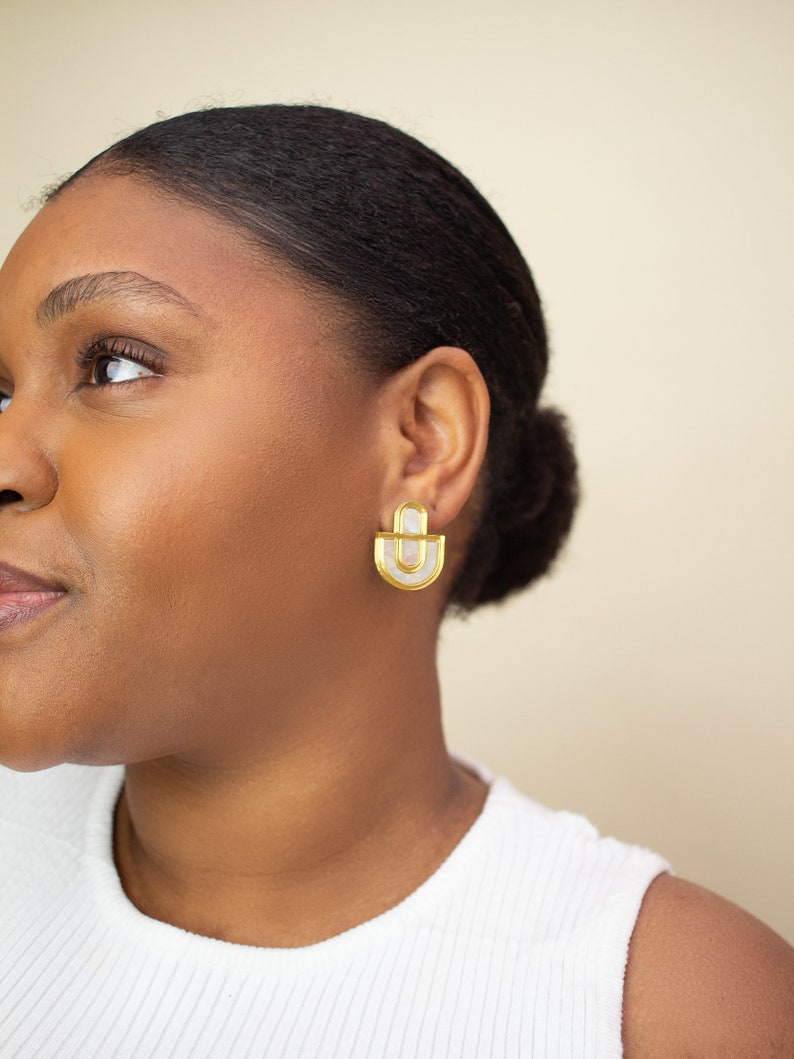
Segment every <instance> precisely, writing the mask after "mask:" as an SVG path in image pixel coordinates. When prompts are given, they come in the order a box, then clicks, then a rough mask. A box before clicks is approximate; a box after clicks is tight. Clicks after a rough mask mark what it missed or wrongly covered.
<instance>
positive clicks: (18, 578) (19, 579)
mask: <svg viewBox="0 0 794 1059" xmlns="http://www.w3.org/2000/svg"><path fill="white" fill-rule="evenodd" d="M63 591H65V589H64V588H63V586H62V585H58V584H55V583H54V582H52V581H45V580H44V578H42V577H36V575H35V574H29V573H28V572H27V571H26V570H20V569H19V567H17V566H11V564H10V563H2V562H0V593H3V592H63Z"/></svg>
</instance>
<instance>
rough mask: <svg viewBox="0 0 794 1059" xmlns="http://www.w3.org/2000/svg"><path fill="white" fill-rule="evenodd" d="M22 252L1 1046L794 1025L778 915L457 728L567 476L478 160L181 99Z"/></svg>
mask: <svg viewBox="0 0 794 1059" xmlns="http://www.w3.org/2000/svg"><path fill="white" fill-rule="evenodd" d="M0 290H1V292H2V293H1V294H0V313H1V317H0V328H1V331H0V349H1V350H2V374H1V375H0V378H2V386H1V387H0V392H1V393H2V397H0V410H2V418H1V419H0V475H2V479H0V497H2V500H3V505H2V511H1V512H0V517H2V537H1V538H0V539H1V540H2V554H1V555H0V561H2V564H3V565H1V566H0V652H2V671H1V674H0V704H1V705H0V711H1V712H0V725H1V726H2V727H1V730H2V743H1V744H0V745H2V762H3V764H4V765H5V766H6V769H5V770H4V771H3V772H2V775H1V778H0V796H1V798H2V801H1V802H0V805H2V808H1V809H0V817H1V822H0V843H2V849H3V861H2V863H3V869H2V871H3V883H2V885H3V900H2V910H0V923H2V928H1V931H0V946H1V948H0V951H1V952H2V961H1V962H0V979H2V993H0V995H1V996H2V998H3V999H2V1001H0V1005H1V1007H0V1054H2V1055H3V1056H12V1055H13V1056H25V1057H28V1056H58V1057H59V1059H61V1057H68V1056H80V1057H85V1056H113V1057H118V1056H180V1057H183V1056H213V1057H215V1056H235V1057H236V1056H268V1057H270V1056H300V1057H308V1056H322V1057H331V1056H339V1057H345V1059H348V1057H362V1056H368V1057H369V1056H378V1057H380V1056H400V1057H406V1056H422V1057H424V1056H432V1057H435V1056H455V1057H460V1056H477V1057H482V1056H489V1057H490V1056H504V1057H514V1056H552V1055H553V1056H593V1057H597V1059H608V1057H611V1056H618V1055H620V1054H623V1050H625V1055H627V1056H664V1057H667V1059H669V1057H671V1056H678V1055H685V1054H686V1055H690V1054H694V1055H707V1056H712V1055H713V1056H727V1055H753V1056H772V1055H791V1054H794V1021H793V1017H792V996H793V995H794V994H793V987H792V976H793V974H794V972H793V971H792V968H793V967H794V963H793V962H792V953H791V950H790V949H789V948H788V946H786V945H785V943H784V942H782V941H781V940H780V939H779V938H777V937H776V936H775V935H773V934H772V933H771V932H770V931H768V930H767V929H766V928H764V927H763V926H761V925H760V924H758V923H757V922H756V921H755V920H753V919H751V917H749V916H746V915H745V914H744V913H742V912H740V911H738V910H736V909H734V908H733V907H732V906H730V905H728V904H726V903H725V902H723V901H721V900H720V899H718V898H716V897H713V896H712V895H709V894H707V893H705V892H703V891H701V890H699V889H697V888H695V887H693V886H690V885H689V884H687V883H684V882H682V881H679V880H676V879H674V878H672V877H671V876H670V875H669V874H667V873H666V865H665V863H664V862H663V861H662V860H661V859H660V858H658V857H656V856H655V855H654V854H651V853H648V852H646V851H644V850H640V849H636V848H630V847H626V846H623V845H621V844H620V843H617V842H615V841H613V840H608V839H607V840H605V839H600V838H598V836H597V835H595V833H594V832H593V830H592V828H591V827H590V826H589V825H588V824H586V822H584V821H582V820H580V819H579V818H576V817H571V816H570V815H568V814H554V813H551V812H549V811H547V810H544V809H542V808H540V807H538V806H536V805H535V804H534V803H531V802H529V801H528V800H527V799H525V798H524V797H523V796H522V795H519V794H518V793H517V792H515V791H514V790H513V789H512V788H511V787H510V786H509V785H508V784H507V783H506V782H504V781H501V780H492V778H491V777H489V776H488V774H487V773H486V772H485V770H483V769H481V768H480V767H479V766H476V765H474V764H473V763H466V762H463V761H460V760H456V759H451V758H450V757H449V756H448V753H447V750H446V748H445V745H444V739H443V734H442V730H441V725H440V718H439V692H438V684H437V677H436V667H435V647H436V638H437V633H438V626H439V622H440V620H441V618H442V616H443V615H444V614H445V612H446V611H447V609H448V608H462V609H470V608H472V607H474V606H477V605H479V604H481V603H487V602H492V601H496V600H500V599H502V598H504V597H505V596H506V595H507V594H508V593H510V592H512V591H514V590H516V589H518V588H521V587H523V586H525V585H527V584H529V583H530V582H531V581H533V580H535V579H536V578H538V577H540V576H541V575H542V574H543V573H545V572H546V571H547V569H548V568H549V566H550V565H551V563H552V560H553V559H554V557H555V555H556V553H557V551H558V549H559V547H560V545H561V544H562V542H563V540H564V538H565V536H566V534H567V532H568V529H569V527H570V524H571V520H572V515H573V510H574V506H575V499H576V481H575V463H574V458H573V454H572V450H571V447H570V444H569V441H568V438H567V435H566V432H565V426H564V421H563V420H562V419H561V417H560V416H559V415H558V414H557V413H555V412H554V411H550V410H538V407H537V404H538V398H539V393H540V390H541V386H542V382H543V378H544V375H545V372H546V362H547V347H546V338H545V331H544V325H543V319H542V315H541V310H540V305H539V301H538V297H537V294H536V292H535V289H534V286H533V283H532V279H531V277H530V274H529V272H528V270H527V268H526V265H525V263H524V262H523V260H522V258H521V256H520V254H519V252H518V251H517V249H516V247H515V245H514V244H513V242H512V240H511V239H510V236H509V235H508V233H507V232H506V230H505V228H504V227H503V225H502V224H501V222H500V221H499V220H498V218H497V217H496V216H495V214H494V213H493V211H492V210H491V209H490V207H489V206H488V205H487V204H486V203H485V202H484V201H483V199H482V198H481V196H480V195H479V194H478V193H477V192H476V191H475V190H474V189H473V187H472V186H471V185H470V184H469V183H468V181H466V180H465V178H464V177H462V176H461V175H460V174H459V173H458V172H457V171H456V170H455V169H453V168H452V167H451V166H450V165H449V164H448V163H446V162H444V161H443V160H442V159H440V158H439V157H438V156H437V155H435V154H434V153H433V152H432V151H429V150H428V149H427V148H425V147H423V146H422V145H420V144H419V143H417V142H416V141H414V140H413V139H411V138H410V137H408V136H405V135H404V134H402V133H400V132H398V131H396V130H395V129H392V128H390V127H389V126H387V125H384V124H382V123H379V122H376V121H372V120H369V119H365V118H362V117H359V116H357V115H352V114H346V113H343V112H340V111H334V110H330V109H325V108H319V107H281V106H272V107H250V108H248V107H246V108H228V109H217V110H211V111H206V112H201V113H195V114H188V115H185V116H183V117H179V118H176V119H172V120H170V121H165V122H161V123H158V124H156V125H153V126H151V127H149V128H148V129H144V130H142V131H141V132H139V133H136V134H134V135H132V136H130V137H129V138H127V139H126V140H124V141H122V142H121V143H119V144H117V145H116V146H114V147H112V148H111V149H110V150H108V151H107V152H105V153H104V154H101V155H99V156H98V157H97V158H96V159H94V160H93V161H92V162H90V163H89V164H88V165H87V166H86V167H85V168H84V169H82V170H81V171H80V172H79V173H77V174H76V175H75V176H74V177H72V178H71V179H70V180H68V181H66V182H65V184H63V185H62V186H61V187H60V188H58V189H57V190H56V191H55V192H54V193H52V194H51V196H50V198H49V200H48V202H47V204H46V205H45V207H44V208H43V209H42V211H41V212H40V213H39V215H38V216H37V217H36V218H35V219H34V220H33V222H32V223H31V224H30V226H29V227H28V229H27V230H26V232H25V233H23V235H22V237H21V238H20V240H19V242H18V243H17V244H16V246H15V247H14V248H13V250H12V251H11V253H10V255H9V257H8V260H7V261H6V263H5V266H4V267H3V270H2V273H1V274H0ZM52 766H61V767H58V768H52ZM87 766H89V767H87ZM90 766H107V767H104V768H92V767H90ZM627 960H628V968H627V971H626V978H625V990H624V970H626V962H627Z"/></svg>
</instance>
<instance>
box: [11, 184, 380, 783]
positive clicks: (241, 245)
mask: <svg viewBox="0 0 794 1059" xmlns="http://www.w3.org/2000/svg"><path fill="white" fill-rule="evenodd" d="M86 277H91V278H86ZM342 330H343V329H342V328H341V327H340V326H339V322H338V316H337V315H336V314H334V313H333V312H332V311H330V310H329V308H328V306H327V305H324V303H323V301H322V299H321V298H319V297H318V296H316V295H312V294H310V293H309V292H308V291H307V290H306V289H305V288H304V287H303V286H302V285H301V284H300V282H299V281H298V280H297V279H296V278H295V276H294V275H290V274H289V271H288V270H287V269H286V268H283V267H282V268H277V267H267V265H266V264H265V263H263V260H262V255H261V253H259V254H255V253H254V252H253V251H252V249H251V248H250V246H249V245H248V244H247V243H246V242H245V240H244V239H243V238H242V237H241V236H239V235H238V234H237V233H236V232H235V231H234V230H233V229H232V228H231V227H230V226H227V225H225V224H224V222H222V221H221V220H216V219H214V218H213V217H212V216H210V215H209V214H208V213H206V212H204V211H202V210H199V209H197V208H194V207H193V206H191V205H189V204H186V203H182V202H180V201H178V200H176V199H174V198H169V197H167V196H165V195H163V194H161V193H159V192H158V191H157V190H156V189H155V188H154V187H153V186H151V185H147V184H146V183H145V182H143V181H141V180H136V179H133V178H130V177H122V176H107V175H89V176H88V177H86V178H83V179H81V180H79V181H77V182H76V183H74V184H73V185H71V186H70V187H69V188H67V189H66V190H65V191H64V192H62V193H61V194H60V195H59V196H58V197H57V198H56V199H54V200H53V201H51V202H50V203H49V204H48V205H46V206H45V207H44V208H43V209H42V211H41V212H40V213H39V214H38V215H37V216H36V217H35V218H34V220H33V221H32V223H31V224H30V225H29V227H28V228H27V229H26V231H25V232H24V233H23V235H22V236H21V238H20V239H19V241H18V242H17V244H16V246H15V247H14V248H13V250H12V251H11V253H10V255H9V257H8V259H7V261H6V262H5V264H4V266H3V268H2V271H1V272H0V394H2V395H3V396H2V398H0V409H2V415H0V490H2V493H0V496H1V497H2V500H3V503H2V506H1V507H0V563H3V564H8V565H9V566H10V567H16V568H19V569H21V570H23V571H26V572H28V573H29V574H31V575H35V576H36V577H38V578H39V579H41V581H42V582H43V583H44V584H45V585H46V586H49V588H50V589H52V590H53V591H52V592H51V593H50V594H49V595H47V597H46V605H43V604H42V605H39V606H37V607H36V608H34V610H33V611H32V612H31V613H30V614H29V615H23V617H26V620H19V621H17V620H16V619H15V620H14V621H12V622H11V623H9V622H6V624H5V627H3V628H2V629H1V630H0V762H2V763H3V764H6V765H10V766H12V767H16V768H21V769H26V768H27V769H30V768H42V767H47V766H49V765H52V764H56V763H58V762H60V761H74V762H84V763H93V764H105V763H109V762H120V761H124V762H133V761H137V760H144V759H150V758H153V757H157V756H161V755H166V754H170V753H175V752H185V753H190V752H193V751H195V752H196V753H197V754H199V753H201V752H202V749H204V748H206V747H208V746H216V747H217V746H221V745H225V744H228V745H229V746H230V747H233V746H235V740H238V741H239V740H241V739H242V738H243V734H245V738H250V735H251V732H252V731H256V730H260V731H261V734H262V738H263V739H266V738H267V737H268V733H269V729H268V726H272V725H275V724H278V725H281V726H284V725H285V724H288V723H292V720H293V719H292V718H285V716H284V715H283V713H282V714H278V713H274V714H269V715H260V714H258V713H257V712H256V711H257V710H259V709H260V704H261V700H262V692H263V689H266V690H267V697H268V699H269V700H270V701H274V702H277V701H279V698H280V697H282V696H283V697H284V698H288V697H290V695H291V691H292V690H293V689H292V688H288V687H287V686H286V682H290V683H291V684H293V685H294V683H295V682H296V681H304V682H312V681H314V682H318V684H321V682H322V680H323V671H324V652H325V654H326V655H327V660H328V665H331V664H335V662H334V660H333V657H332V656H333V653H334V652H338V651H339V650H340V646H339V643H338V642H336V641H335V637H334V635H333V630H334V629H336V628H339V627H342V626H344V627H346V628H348V629H351V628H353V629H355V627H356V624H357V623H361V622H363V621H365V620H366V618H363V617H361V616H360V615H359V610H358V602H359V601H360V598H361V595H362V593H363V592H365V591H366V590H367V588H366V586H367V585H368V584H369V581H370V579H372V578H373V577H376V575H375V574H374V572H373V570H372V569H371V564H370V563H369V562H368V561H367V560H368V556H369V553H370V550H371V543H370V542H371V539H372V534H373V532H374V531H375V530H376V529H378V528H379V526H377V525H373V517H377V514H378V513H377V510H376V504H375V510H374V511H373V498H375V497H377V496H378V485H379V474H380V471H379V467H378V461H377V458H376V454H377V451H378V442H379V437H380V432H382V429H383V427H382V422H381V420H380V418H379V416H378V401H377V394H378V386H377V383H376V382H375V381H374V379H373V378H372V376H371V375H368V374H367V373H366V372H363V371H361V370H356V369H355V367H354V366H353V365H352V364H351V360H350V358H349V356H346V351H345V343H344V339H343V337H342ZM34 587H35V586H34ZM386 591H389V590H386ZM42 598H44V597H42ZM15 613H16V612H15ZM360 634H361V636H362V637H363V636H365V635H366V630H365V629H364V628H362V629H361V633H360ZM353 639H355V637H353ZM349 640H350V637H349V636H348V641H349ZM307 643H311V644H312V650H313V652H314V654H313V659H312V664H311V665H310V666H307V665H306V664H305V659H304V658H302V652H304V651H305V646H306V644H307ZM292 697H293V698H294V696H292ZM230 701H232V702H234V710H235V713H234V715H233V717H229V716H227V715H226V712H225V710H224V704H228V703H229V702H230ZM246 711H248V713H246ZM240 718H245V721H246V723H245V724H243V725H240V724H239V723H238V722H239V721H240ZM257 726H258V729H257ZM240 749H241V752H242V751H243V750H244V748H240Z"/></svg>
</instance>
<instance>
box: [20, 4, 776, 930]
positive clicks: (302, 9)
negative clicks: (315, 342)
mask: <svg viewBox="0 0 794 1059" xmlns="http://www.w3.org/2000/svg"><path fill="white" fill-rule="evenodd" d="M0 22H1V23H2V24H1V25H0V98H2V108H3V110H2V130H1V131H2V151H3V154H2V157H3V165H2V167H1V168H2V171H1V172H0V246H2V248H3V251H5V250H6V249H7V247H8V245H9V244H10V242H11V241H12V239H13V238H14V236H15V235H16V234H17V232H18V231H19V230H20V229H21V227H22V226H23V224H24V223H25V216H24V214H23V212H22V210H21V206H22V204H24V203H25V202H26V200H28V198H29V197H30V196H32V195H34V194H35V193H37V192H38V191H39V189H40V188H41V186H42V185H43V184H45V183H47V182H49V181H51V180H52V179H53V178H54V177H55V176H56V175H58V174H65V173H67V172H69V171H71V170H72V169H74V168H76V167H77V166H78V165H79V164H81V163H82V162H83V161H85V160H86V159H87V158H88V157H89V156H90V155H92V154H94V153H95V152H96V151H98V150H100V149H101V148H102V147H104V146H106V145H107V144H108V143H109V142H110V141H111V140H113V139H114V138H115V137H117V136H119V135H120V134H122V133H124V132H125V131H127V130H129V129H131V128H133V127H135V126H138V125H141V124H146V123H148V122H149V121H151V120H154V119H155V118H156V117H157V115H158V113H159V112H164V113H165V114H175V113H179V112H181V111H182V110H185V109H191V108H193V107H195V106H196V105H200V104H202V103H204V102H207V101H208V100H219V101H225V102H237V101H242V102H266V101H287V102H293V101H306V100H313V101H320V102H327V103H330V104H333V105H336V106H341V107H349V108H352V109H357V110H361V111H363V112H365V113H369V114H374V115H376V116H379V117H383V118H386V119H387V120H390V121H393V122H395V123H397V124H399V125H401V126H402V127H404V128H406V129H408V130H409V131H411V132H414V133H415V134H417V135H418V136H420V137H421V138H422V139H424V140H426V141H427V142H428V143H430V144H431V145H433V146H434V147H436V148H437V149H439V150H440V151H442V153H444V154H446V155H448V156H449V157H450V158H451V159H452V160H453V161H455V162H456V163H457V164H459V165H460V166H461V167H462V168H463V169H464V171H466V172H467V173H468V174H469V175H470V176H471V177H472V178H473V179H474V180H475V182H476V183H477V184H478V185H479V186H480V188H481V189H482V190H483V191H484V192H485V194H486V195H487V196H489V197H490V198H491V200H492V201H493V203H494V205H495V206H496V208H497V209H498V210H499V211H500V212H501V214H502V215H503V217H504V219H505V221H506V222H507V224H508V226H509V227H510V228H511V229H512V231H513V232H514V234H515V236H516V237H517V239H518V241H519V243H520V244H521V246H522V247H523V249H524V251H525V252H526V254H527V257H528V259H529V261H530V263H531V265H532V268H533V269H534V271H535V274H536V276H537V279H538V283H539V285H540V288H541V290H542V292H543V294H544V296H545V301H546V307H547V310H548V314H549V318H550V323H551V329H552V334H553V340H554V346H555V356H556V360H555V365H554V370H553V375H552V379H551V385H550V394H551V396H552V397H553V398H554V400H556V401H557V402H559V403H560V404H561V405H562V406H563V407H564V408H566V409H567V410H568V411H569V412H570V414H571V416H572V418H573V421H574V423H575V426H576V430H577V435H578V441H579V447H580V452H581V460H582V467H583V476H584V483H585V490H586V496H585V502H584V505H583V508H582V511H581V516H580V518H579V522H578V526H577V529H576V533H575V537H574V539H573V541H572V544H571V547H570V548H569V550H568V552H567V555H566V557H565V559H564V561H563V562H562V563H561V565H560V567H559V570H558V573H557V576H556V577H555V578H553V579H552V580H550V581H547V582H545V583H544V584H542V585H541V586H539V587H538V588H537V589H536V590H535V591H533V592H531V593H529V594H527V595H526V596H525V597H524V598H521V599H519V600H516V601H515V602H514V603H512V604H510V605H509V606H506V607H504V608H501V609H493V610H492V611H491V612H489V613H483V614H482V615H480V616H477V617H475V618H472V619H471V620H470V621H469V622H468V623H466V624H462V625H450V626H449V627H448V628H447V630H446V633H445V637H444V644H443V648H442V667H443V675H444V681H445V689H446V695H445V701H446V713H447V720H448V726H449V731H450V735H451V742H452V743H453V745H454V746H456V747H458V748H460V749H463V750H465V751H466V752H468V753H469V754H471V755H474V756H476V757H478V758H480V759H483V760H485V761H487V762H488V763H489V764H490V766H491V767H492V768H493V769H495V770H498V771H502V772H506V773H507V774H508V775H509V776H510V777H511V778H512V779H513V780H514V781H515V782H516V783H517V784H519V785H520V786H521V787H522V788H523V789H524V790H526V791H527V792H529V793H531V794H533V795H534V796H535V797H537V798H539V799H540V800H543V801H546V802H548V803H550V804H552V805H554V806H566V807H569V808H571V809H575V810H578V811H583V812H586V813H587V814H588V815H589V816H590V817H591V818H592V819H593V820H594V821H595V822H596V823H597V824H598V826H599V827H600V828H601V829H602V830H604V831H608V832H612V833H615V834H617V835H619V836H620V837H623V838H626V839H630V840H634V841H638V842H642V843H644V844H647V845H650V846H653V847H655V848H657V849H659V850H660V851H661V852H663V853H665V854H666V855H667V856H668V857H669V858H670V859H671V860H672V861H673V863H674V864H675V866H676V868H677V869H678V871H679V872H680V873H681V874H684V875H687V876H690V877H692V878H695V879H697V880H699V881H701V882H703V883H705V884H706V885H709V886H711V887H712V888H714V889H716V890H718V891H719V892H721V893H723V894H725V895H727V896H729V897H731V898H732V899H734V900H736V901H738V902H740V903H741V904H743V905H745V906H746V907H748V908H749V909H751V910H752V911H753V912H755V913H756V914H758V915H760V916H761V917H762V918H764V919H766V920H767V921H768V922H770V923H771V924H772V925H774V926H775V927H776V928H777V929H778V930H779V931H781V932H782V933H783V934H785V935H786V936H787V937H788V938H789V939H794V907H792V905H793V902H792V894H794V843H793V842H792V838H793V837H794V810H793V808H792V806H793V805H794V768H792V761H791V759H792V753H793V752H794V709H793V708H792V707H793V706H794V701H793V700H794V694H792V693H793V692H794V660H793V658H792V656H793V654H794V652H792V631H793V630H792V626H793V625H794V622H793V621H792V607H791V600H792V587H793V586H792V580H793V578H794V575H793V572H792V562H791V546H790V542H791V538H792V533H793V532H794V504H793V503H792V478H793V475H792V470H793V469H794V468H793V467H792V463H793V462H794V461H793V460H792V453H793V452H794V447H793V446H792V440H793V439H792V432H793V431H792V414H791V407H792V399H793V398H794V357H792V339H794V318H793V314H792V302H793V301H794V296H793V293H792V284H793V283H794V267H792V266H793V265H794V260H793V257H794V231H793V230H792V229H793V228H794V223H793V221H794V211H793V210H792V204H791V193H792V189H793V188H794V149H793V147H792V129H793V128H794V113H793V111H794V98H793V93H792V43H791V42H792V40H794V6H792V5H791V4H790V3H788V2H787V0H779V2H776V0H747V2H745V3H740V2H736V0H721V2H719V3H718V2H717V0H711V2H705V0H687V2H686V3H684V2H683V0H652V2H645V3H643V2H637V3H629V2H628V0H624V2H620V0H554V2H551V0H544V2H540V0H524V2H521V3H519V2H516V0H488V2H487V3H485V2H481V3H473V2H471V0H454V2H453V0H443V2H437V3H434V2H432V0H422V2H419V0H408V2H405V0H404V2H403V3H401V4H399V5H396V4H386V3H375V2H365V0H337V2H336V3H334V4H328V3H320V2H318V0H315V2H312V0H292V2H291V3H288V2H286V0H282V2H280V3H278V4H276V3H267V2H264V0H227V2H226V3H221V4H219V3H217V0H178V2H174V0H170V2H169V0H157V2H154V0H135V3H128V4H127V3H124V4H122V3H116V2H114V0H103V2H100V0H0Z"/></svg>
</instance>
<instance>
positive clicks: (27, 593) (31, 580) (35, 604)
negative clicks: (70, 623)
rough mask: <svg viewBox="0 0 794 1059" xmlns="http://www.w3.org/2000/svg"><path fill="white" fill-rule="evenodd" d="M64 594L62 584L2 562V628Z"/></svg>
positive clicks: (31, 615)
mask: <svg viewBox="0 0 794 1059" xmlns="http://www.w3.org/2000/svg"><path fill="white" fill-rule="evenodd" d="M65 595H66V590H65V589H64V588H62V587H61V586H60V585H57V584H54V583H52V582H48V581H45V580H44V579H43V578H41V577H37V576H36V575H35V574H30V573H27V572H26V571H25V570H20V569H19V568H18V567H16V566H10V565H9V564H8V563H0V632H3V631H5V630H6V629H10V628H13V627H14V626H15V625H21V624H22V623H23V622H27V621H30V620H31V619H33V618H36V617H38V616H39V615H40V614H42V613H44V611H46V610H49V608H50V607H52V606H54V604H56V603H57V602H58V600H59V599H62V598H63V597H64V596H65Z"/></svg>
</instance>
